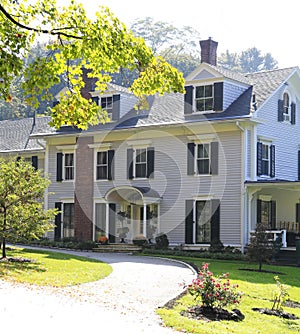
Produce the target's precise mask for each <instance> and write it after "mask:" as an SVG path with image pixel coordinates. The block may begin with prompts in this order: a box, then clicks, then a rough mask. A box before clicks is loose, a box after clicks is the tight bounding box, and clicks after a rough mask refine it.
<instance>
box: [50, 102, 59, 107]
mask: <svg viewBox="0 0 300 334" xmlns="http://www.w3.org/2000/svg"><path fill="white" fill-rule="evenodd" d="M59 103H60V102H59V101H53V102H52V108H54V107H55V106H57V105H58V104H59Z"/></svg>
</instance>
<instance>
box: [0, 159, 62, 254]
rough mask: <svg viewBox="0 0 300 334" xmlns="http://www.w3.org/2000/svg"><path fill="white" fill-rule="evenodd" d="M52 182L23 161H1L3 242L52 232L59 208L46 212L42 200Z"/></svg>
mask: <svg viewBox="0 0 300 334" xmlns="http://www.w3.org/2000/svg"><path fill="white" fill-rule="evenodd" d="M49 183H50V181H49V180H48V179H47V178H46V177H44V176H42V175H41V172H40V171H39V170H35V169H34V167H32V165H31V164H30V163H28V162H26V161H24V160H23V159H12V158H11V159H9V160H8V161H6V160H4V159H1V160H0V241H1V242H2V257H3V258H5V257H6V241H7V240H10V241H17V240H20V239H21V238H26V239H37V238H39V237H41V236H43V235H44V234H45V232H47V231H49V230H51V229H53V227H54V225H53V224H52V223H51V222H50V221H51V220H52V219H53V218H54V216H55V214H56V213H57V210H56V209H48V210H44V208H43V205H44V204H43V198H44V192H45V189H46V188H47V187H48V185H49Z"/></svg>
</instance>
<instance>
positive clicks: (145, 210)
mask: <svg viewBox="0 0 300 334" xmlns="http://www.w3.org/2000/svg"><path fill="white" fill-rule="evenodd" d="M143 235H144V236H145V237H147V204H146V203H144V214H143Z"/></svg>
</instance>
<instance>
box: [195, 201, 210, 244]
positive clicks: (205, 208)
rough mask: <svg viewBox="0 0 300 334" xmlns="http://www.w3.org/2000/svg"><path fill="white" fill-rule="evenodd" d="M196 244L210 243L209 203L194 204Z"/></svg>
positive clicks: (198, 202) (199, 202)
mask: <svg viewBox="0 0 300 334" xmlns="http://www.w3.org/2000/svg"><path fill="white" fill-rule="evenodd" d="M195 232H196V244H202V243H210V242H211V201H197V202H196V231H195Z"/></svg>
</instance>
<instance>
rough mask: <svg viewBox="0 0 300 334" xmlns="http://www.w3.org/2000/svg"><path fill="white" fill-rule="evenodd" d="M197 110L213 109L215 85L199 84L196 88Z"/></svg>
mask: <svg viewBox="0 0 300 334" xmlns="http://www.w3.org/2000/svg"><path fill="white" fill-rule="evenodd" d="M195 102H196V111H200V112H204V111H210V110H213V105H214V98H213V85H205V86H197V87H196V89H195Z"/></svg>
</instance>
